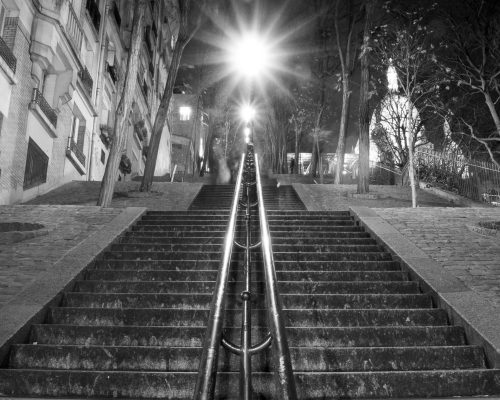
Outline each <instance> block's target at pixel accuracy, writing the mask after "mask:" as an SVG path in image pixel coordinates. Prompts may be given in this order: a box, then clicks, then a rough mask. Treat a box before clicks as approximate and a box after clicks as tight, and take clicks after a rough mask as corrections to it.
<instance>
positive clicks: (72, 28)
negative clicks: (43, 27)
mask: <svg viewBox="0 0 500 400" xmlns="http://www.w3.org/2000/svg"><path fill="white" fill-rule="evenodd" d="M65 30H66V33H67V34H68V36H69V38H70V40H71V43H72V44H73V47H74V48H75V51H76V53H77V54H80V49H81V47H82V40H83V30H82V27H81V26H80V22H79V21H78V16H77V15H76V13H75V10H74V9H73V6H72V5H71V4H70V5H69V12H68V22H67V23H66V27H65Z"/></svg>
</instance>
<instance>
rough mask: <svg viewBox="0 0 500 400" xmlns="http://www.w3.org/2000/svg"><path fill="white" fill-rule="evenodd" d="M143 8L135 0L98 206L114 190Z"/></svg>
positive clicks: (141, 0)
mask: <svg viewBox="0 0 500 400" xmlns="http://www.w3.org/2000/svg"><path fill="white" fill-rule="evenodd" d="M145 11H146V0H138V1H136V2H135V7H134V19H133V25H132V35H131V38H130V41H131V45H130V52H129V54H128V60H127V69H126V73H125V78H124V81H121V82H120V83H119V88H121V89H122V90H121V95H120V101H119V102H118V107H117V109H116V113H115V121H114V126H113V135H112V137H113V141H112V142H111V148H110V151H109V156H108V162H107V163H106V170H105V171H104V177H103V179H102V183H101V190H100V192H99V199H98V201H97V205H98V206H101V207H109V205H110V204H111V200H112V199H113V192H114V188H115V183H116V177H117V174H118V167H119V165H120V159H121V154H122V152H123V150H124V148H125V142H126V139H127V137H126V129H125V124H126V122H127V118H128V115H129V112H130V109H131V106H132V101H133V99H134V93H135V89H136V85H137V78H136V77H137V71H138V68H139V52H140V49H141V46H142V40H143V32H144V19H145ZM119 93H120V90H119Z"/></svg>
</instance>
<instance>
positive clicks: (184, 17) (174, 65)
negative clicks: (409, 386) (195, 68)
mask: <svg viewBox="0 0 500 400" xmlns="http://www.w3.org/2000/svg"><path fill="white" fill-rule="evenodd" d="M179 5H180V6H181V5H182V6H181V7H180V14H181V18H180V20H181V22H180V24H181V26H180V28H179V36H178V38H177V42H176V43H175V47H174V52H173V55H172V62H171V63H170V67H169V69H168V77H167V83H166V85H165V90H164V91H163V96H162V98H161V101H160V106H159V107H158V112H157V113H156V118H155V122H154V125H153V133H152V134H151V140H150V142H149V150H148V156H147V159H146V166H145V167H144V176H143V177H142V182H141V187H140V189H139V190H140V191H141V192H149V191H150V190H151V186H152V185H153V177H154V173H155V168H156V159H157V158H158V150H159V148H160V141H161V134H162V132H163V128H164V126H165V123H166V121H167V116H168V108H169V106H170V99H171V98H172V93H173V90H174V86H175V80H176V78H177V71H178V70H179V65H180V63H181V57H182V53H183V51H184V48H185V47H186V44H187V43H188V42H189V40H190V39H191V35H190V33H189V32H187V29H188V15H189V8H190V0H184V1H180V2H179ZM191 34H192V33H191Z"/></svg>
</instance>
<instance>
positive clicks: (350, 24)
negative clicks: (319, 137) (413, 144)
mask: <svg viewBox="0 0 500 400" xmlns="http://www.w3.org/2000/svg"><path fill="white" fill-rule="evenodd" d="M354 1H355V0H347V1H345V0H343V1H342V6H343V9H345V11H346V14H345V15H343V16H341V15H340V13H339V4H340V2H341V1H340V0H336V3H335V18H334V26H335V37H336V43H337V50H338V54H339V59H340V68H341V81H342V114H341V115H340V127H339V139H338V143H337V151H336V153H337V168H336V170H335V183H336V184H340V183H341V180H342V171H343V169H344V168H343V167H344V156H345V139H346V133H347V123H348V119H349V106H350V103H351V93H352V89H351V75H352V73H353V71H354V67H355V64H356V49H357V43H356V40H355V39H356V27H357V21H356V20H357V18H358V15H357V14H358V13H357V11H356V12H355V11H354V4H353V3H354ZM341 19H342V20H344V24H345V25H346V29H345V32H341V31H340V25H341ZM343 40H344V43H342V41H343Z"/></svg>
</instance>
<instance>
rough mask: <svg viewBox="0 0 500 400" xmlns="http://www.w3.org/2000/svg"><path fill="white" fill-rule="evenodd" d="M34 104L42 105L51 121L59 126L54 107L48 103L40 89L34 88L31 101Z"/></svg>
mask: <svg viewBox="0 0 500 400" xmlns="http://www.w3.org/2000/svg"><path fill="white" fill-rule="evenodd" d="M31 102H32V103H33V104H36V105H37V106H38V107H40V110H42V112H43V113H44V114H45V116H46V117H47V119H48V120H49V121H50V123H51V124H52V125H54V127H56V126H57V114H56V112H55V111H54V110H53V108H52V107H51V106H50V105H49V103H47V100H45V97H43V94H42V92H40V91H39V90H38V89H36V88H35V89H33V99H32V101H31Z"/></svg>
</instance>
